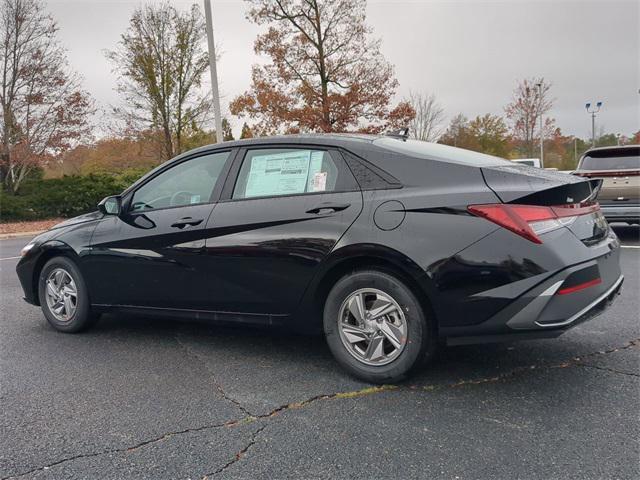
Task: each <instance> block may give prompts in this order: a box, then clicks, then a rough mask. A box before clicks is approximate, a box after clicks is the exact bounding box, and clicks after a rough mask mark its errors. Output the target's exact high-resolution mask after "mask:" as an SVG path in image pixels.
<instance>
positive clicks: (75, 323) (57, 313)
mask: <svg viewBox="0 0 640 480" xmlns="http://www.w3.org/2000/svg"><path fill="white" fill-rule="evenodd" d="M38 295H39V299H40V306H41V308H42V312H43V313H44V316H45V318H46V319H47V321H48V322H49V324H50V325H51V326H52V327H53V328H55V329H56V330H58V331H60V332H66V333H75V332H80V331H82V330H85V329H87V328H89V327H90V326H92V325H93V324H94V323H95V321H96V320H97V318H98V317H97V315H94V314H93V313H92V312H91V306H90V303H89V295H88V292H87V287H86V285H85V283H84V280H83V278H82V274H81V273H80V270H78V267H77V266H76V265H75V263H73V261H71V260H70V259H69V258H67V257H54V258H52V259H51V260H49V261H48V262H47V263H46V264H45V266H44V267H43V268H42V271H41V272H40V277H39V281H38Z"/></svg>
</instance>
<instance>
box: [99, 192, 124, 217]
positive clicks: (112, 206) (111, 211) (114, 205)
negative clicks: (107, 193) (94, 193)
mask: <svg viewBox="0 0 640 480" xmlns="http://www.w3.org/2000/svg"><path fill="white" fill-rule="evenodd" d="M121 207H122V199H121V198H120V195H113V196H111V197H105V198H103V199H102V200H101V201H100V203H98V210H100V211H101V212H102V213H103V214H105V215H120V208H121Z"/></svg>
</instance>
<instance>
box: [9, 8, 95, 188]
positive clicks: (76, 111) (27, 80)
mask: <svg viewBox="0 0 640 480" xmlns="http://www.w3.org/2000/svg"><path fill="white" fill-rule="evenodd" d="M1 5H2V10H1V13H0V68H2V85H1V91H0V105H1V107H2V124H1V125H0V130H1V132H0V133H1V135H2V139H1V141H2V145H1V147H0V179H1V180H2V183H3V185H4V187H5V188H6V189H7V190H9V191H11V192H13V193H15V192H17V190H18V189H19V188H20V184H21V183H22V181H23V180H24V179H25V177H26V176H27V175H28V174H29V173H30V172H31V171H33V170H34V169H35V168H38V167H39V166H42V165H43V164H44V163H45V162H46V161H47V159H49V158H51V157H52V156H54V155H59V154H61V153H63V152H64V151H66V150H68V149H69V148H70V147H71V146H73V145H74V144H77V143H78V141H80V140H81V139H83V138H84V137H86V136H88V135H89V133H90V127H89V123H88V119H89V116H90V114H91V112H92V111H93V110H92V109H93V104H92V101H91V99H90V98H89V95H88V94H87V93H86V92H84V91H83V90H82V89H81V88H80V79H79V77H78V76H77V75H76V74H75V73H73V72H71V71H70V70H69V68H68V66H67V60H66V52H65V50H64V49H63V48H62V47H61V46H60V44H59V43H58V41H57V39H56V33H57V31H58V27H57V25H56V23H55V22H54V20H53V19H52V18H51V16H49V15H47V14H46V13H43V5H42V3H41V2H40V1H39V0H2V4H1Z"/></svg>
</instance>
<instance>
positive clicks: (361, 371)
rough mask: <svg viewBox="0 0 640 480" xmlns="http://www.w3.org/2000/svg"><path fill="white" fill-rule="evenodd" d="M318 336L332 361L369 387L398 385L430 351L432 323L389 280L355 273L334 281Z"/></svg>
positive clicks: (388, 276)
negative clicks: (366, 383)
mask: <svg viewBox="0 0 640 480" xmlns="http://www.w3.org/2000/svg"><path fill="white" fill-rule="evenodd" d="M324 332H325V337H326V339H327V343H328V345H329V348H330V349H331V352H332V353H333V355H334V357H335V358H336V360H337V361H338V362H339V363H340V364H341V365H342V366H343V367H344V368H345V369H346V370H347V371H348V372H350V373H351V374H352V375H354V376H356V377H358V378H359V379H362V380H365V381H367V382H371V383H388V382H397V381H400V380H402V379H404V378H406V376H407V375H408V374H409V373H410V372H411V371H412V370H413V369H415V368H416V367H417V366H418V365H420V364H421V363H422V361H423V360H424V359H427V358H430V357H431V356H432V355H433V354H434V352H435V349H436V345H437V342H436V338H435V335H434V329H433V323H432V319H431V318H429V317H428V316H427V315H426V314H425V312H424V310H423V308H422V307H421V306H420V303H419V302H418V300H417V299H416V297H415V295H414V294H413V292H412V291H411V289H409V288H408V287H407V286H406V285H405V284H404V283H403V282H402V281H400V280H399V279H398V278H396V277H395V276H393V275H391V274H389V273H385V272H382V271H378V270H361V271H356V272H354V273H352V274H350V275H347V276H345V277H343V278H342V279H340V280H339V281H338V282H337V283H336V284H335V286H334V287H333V288H332V289H331V292H329V295H328V296H327V299H326V302H325V308H324Z"/></svg>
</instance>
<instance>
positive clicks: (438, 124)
mask: <svg viewBox="0 0 640 480" xmlns="http://www.w3.org/2000/svg"><path fill="white" fill-rule="evenodd" d="M407 101H408V102H409V104H410V105H411V106H412V107H413V109H414V110H415V112H416V116H415V118H414V119H413V120H412V121H411V123H410V124H409V128H410V132H411V135H412V136H413V137H414V138H416V139H418V140H424V141H425V142H435V141H436V140H438V138H439V137H440V135H442V133H443V125H444V109H443V108H442V107H441V106H440V104H439V103H438V102H437V100H436V97H435V95H434V94H432V93H431V94H429V93H414V92H411V93H410V94H409V99H408V100H407Z"/></svg>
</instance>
